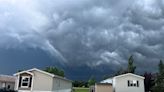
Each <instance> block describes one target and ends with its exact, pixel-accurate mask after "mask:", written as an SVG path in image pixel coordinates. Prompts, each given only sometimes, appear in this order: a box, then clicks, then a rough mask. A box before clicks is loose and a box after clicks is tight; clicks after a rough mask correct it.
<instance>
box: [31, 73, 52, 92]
mask: <svg viewBox="0 0 164 92" xmlns="http://www.w3.org/2000/svg"><path fill="white" fill-rule="evenodd" d="M32 72H33V73H34V81H33V91H37V90H38V91H52V84H53V78H52V77H51V76H49V75H47V74H44V73H41V72H38V71H32Z"/></svg>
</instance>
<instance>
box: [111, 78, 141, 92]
mask: <svg viewBox="0 0 164 92" xmlns="http://www.w3.org/2000/svg"><path fill="white" fill-rule="evenodd" d="M128 80H138V81H139V87H128ZM114 82H115V83H114V88H115V92H144V79H142V78H139V77H136V76H132V75H126V76H122V77H117V78H114Z"/></svg>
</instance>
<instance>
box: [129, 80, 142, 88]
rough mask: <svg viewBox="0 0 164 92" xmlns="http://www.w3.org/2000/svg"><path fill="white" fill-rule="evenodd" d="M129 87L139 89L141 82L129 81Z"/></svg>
mask: <svg viewBox="0 0 164 92" xmlns="http://www.w3.org/2000/svg"><path fill="white" fill-rule="evenodd" d="M128 87H139V81H137V80H128Z"/></svg>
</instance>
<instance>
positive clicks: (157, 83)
mask: <svg viewBox="0 0 164 92" xmlns="http://www.w3.org/2000/svg"><path fill="white" fill-rule="evenodd" d="M136 68H137V67H136V66H135V64H134V58H133V55H131V56H130V57H129V59H128V65H127V68H125V69H122V68H120V69H119V70H118V71H117V72H116V73H115V74H113V75H109V76H104V77H103V79H107V78H109V77H114V76H117V75H121V74H126V73H135V70H136ZM45 71H46V72H49V73H53V74H55V75H59V76H62V77H64V76H65V74H64V71H63V70H62V69H60V68H57V67H46V68H45ZM142 76H144V77H145V80H144V84H145V92H150V91H151V92H164V64H163V61H162V60H160V62H159V64H158V72H157V73H150V72H149V73H148V72H145V73H144V74H143V75H142ZM95 83H96V79H95V77H94V76H92V77H91V78H90V79H89V80H88V81H77V80H76V81H73V86H74V87H90V86H92V85H94V84H95Z"/></svg>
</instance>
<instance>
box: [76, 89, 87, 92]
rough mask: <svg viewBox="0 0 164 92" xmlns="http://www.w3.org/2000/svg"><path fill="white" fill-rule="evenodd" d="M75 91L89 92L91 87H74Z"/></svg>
mask: <svg viewBox="0 0 164 92" xmlns="http://www.w3.org/2000/svg"><path fill="white" fill-rule="evenodd" d="M73 89H74V91H73V92H89V88H73Z"/></svg>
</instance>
